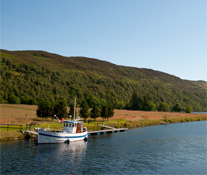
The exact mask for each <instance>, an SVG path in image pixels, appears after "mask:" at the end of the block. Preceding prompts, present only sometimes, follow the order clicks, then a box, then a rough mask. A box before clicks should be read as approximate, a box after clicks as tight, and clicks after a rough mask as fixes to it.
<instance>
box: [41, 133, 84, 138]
mask: <svg viewBox="0 0 207 175" xmlns="http://www.w3.org/2000/svg"><path fill="white" fill-rule="evenodd" d="M38 134H39V135H42V136H47V137H55V138H62V139H71V138H81V137H83V138H85V137H86V136H87V135H88V134H86V135H83V136H54V135H49V134H43V133H38Z"/></svg>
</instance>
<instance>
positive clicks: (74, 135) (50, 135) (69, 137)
mask: <svg viewBox="0 0 207 175" xmlns="http://www.w3.org/2000/svg"><path fill="white" fill-rule="evenodd" d="M75 108H76V98H75V102H74V120H73V121H72V120H64V119H63V120H62V121H63V127H64V129H63V130H61V129H59V130H52V129H40V128H36V131H37V133H38V137H37V139H36V142H37V143H70V142H74V141H81V140H84V141H86V140H88V131H87V128H86V127H83V122H82V121H78V120H75ZM54 117H56V118H57V119H58V121H59V124H60V128H61V121H60V120H59V118H58V117H57V116H56V115H54ZM71 117H72V116H71Z"/></svg>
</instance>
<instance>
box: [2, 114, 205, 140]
mask: <svg viewBox="0 0 207 175" xmlns="http://www.w3.org/2000/svg"><path fill="white" fill-rule="evenodd" d="M198 121H207V116H204V117H197V118H196V117H195V118H193V119H192V118H191V119H189V118H180V119H179V120H178V119H177V118H171V119H165V120H140V121H136V122H135V121H126V122H123V124H124V126H123V127H125V128H128V129H135V128H139V127H149V126H158V125H168V124H175V123H188V122H198ZM114 127H115V128H118V127H117V125H114ZM119 128H121V127H119ZM4 133H7V134H8V135H9V136H8V135H7V134H6V135H7V136H4V137H1V138H0V142H1V144H4V143H10V142H12V141H18V140H26V138H25V136H24V135H23V133H21V132H20V131H5V132H4ZM14 133H15V134H14ZM1 134H2V131H1ZM10 134H14V136H11V135H10ZM1 136H2V135H1Z"/></svg>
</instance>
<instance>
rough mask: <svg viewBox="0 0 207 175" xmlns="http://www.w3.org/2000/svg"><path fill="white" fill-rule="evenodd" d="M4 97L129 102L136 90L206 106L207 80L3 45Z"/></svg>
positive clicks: (28, 101)
mask: <svg viewBox="0 0 207 175" xmlns="http://www.w3.org/2000/svg"><path fill="white" fill-rule="evenodd" d="M0 81H1V103H23V104H36V103H37V102H38V101H39V100H40V99H41V98H47V99H50V100H56V99H59V98H65V99H66V100H67V101H68V102H71V101H72V99H73V98H74V96H77V98H78V102H79V104H80V103H81V102H82V101H83V100H87V101H88V103H89V104H90V105H91V104H92V103H94V102H96V101H97V102H101V101H104V100H110V101H111V103H113V104H114V105H115V106H116V107H117V108H124V107H126V105H127V104H128V103H129V101H130V98H131V96H132V94H133V92H134V91H135V92H136V93H137V94H138V96H140V97H141V98H144V97H147V98H148V99H150V100H151V101H153V102H154V103H155V104H156V105H158V104H159V103H160V102H163V101H164V102H167V103H168V104H169V105H170V107H171V108H172V107H173V105H175V104H176V103H179V104H180V105H181V106H183V107H186V106H189V105H190V106H192V107H193V110H194V111H206V110H207V107H206V106H207V102H206V91H207V86H206V85H207V82H204V81H188V80H182V79H180V78H178V77H175V76H172V75H169V74H166V73H163V72H159V71H154V70H150V69H140V68H133V67H125V66H118V65H115V64H111V63H109V62H106V61H101V60H97V59H92V58H86V57H64V56H60V55H57V54H52V53H48V52H44V51H7V50H1V79H0Z"/></svg>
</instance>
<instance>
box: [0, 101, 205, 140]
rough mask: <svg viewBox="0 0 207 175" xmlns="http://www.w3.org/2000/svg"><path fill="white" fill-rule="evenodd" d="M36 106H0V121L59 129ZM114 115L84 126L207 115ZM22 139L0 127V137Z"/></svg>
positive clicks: (159, 121) (139, 124)
mask: <svg viewBox="0 0 207 175" xmlns="http://www.w3.org/2000/svg"><path fill="white" fill-rule="evenodd" d="M36 109H37V106H35V105H10V104H1V105H0V124H21V125H23V128H22V129H23V130H25V129H26V128H25V127H26V124H30V123H32V122H33V123H34V122H35V123H37V124H38V125H36V126H32V129H34V127H44V128H55V129H58V128H59V124H58V121H57V120H54V121H52V120H51V119H47V120H44V119H40V118H37V116H36ZM114 112H115V114H114V117H112V118H110V119H109V121H103V120H102V118H98V119H97V121H96V122H94V121H91V120H90V121H87V122H85V123H84V126H86V127H87V128H88V130H99V129H101V127H100V125H106V126H111V127H115V128H129V129H130V128H135V127H144V126H152V125H160V124H169V123H180V122H192V121H202V120H207V114H193V113H191V114H186V113H173V112H145V111H128V110H115V111H114ZM21 138H23V134H22V133H20V132H19V129H17V128H12V127H11V128H9V130H8V131H7V129H6V128H0V140H1V141H3V140H15V139H21Z"/></svg>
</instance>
